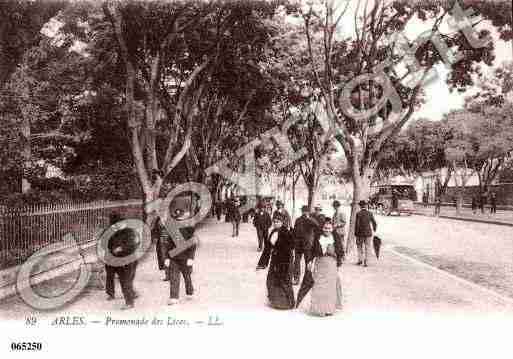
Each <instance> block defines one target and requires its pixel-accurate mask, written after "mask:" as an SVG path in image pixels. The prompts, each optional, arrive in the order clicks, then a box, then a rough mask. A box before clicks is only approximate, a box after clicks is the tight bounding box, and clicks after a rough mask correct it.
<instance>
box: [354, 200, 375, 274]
mask: <svg viewBox="0 0 513 359" xmlns="http://www.w3.org/2000/svg"><path fill="white" fill-rule="evenodd" d="M358 204H359V205H360V208H361V209H360V211H359V212H358V213H357V214H356V220H355V228H354V234H355V237H356V246H357V247H358V262H357V263H356V264H357V265H363V266H364V267H367V259H368V258H369V255H370V249H371V246H372V238H373V237H374V232H376V229H377V223H376V220H375V219H374V216H373V215H372V213H371V212H369V211H368V210H367V202H365V201H360V202H359V203H358Z"/></svg>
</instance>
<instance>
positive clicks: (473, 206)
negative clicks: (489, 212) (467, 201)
mask: <svg viewBox="0 0 513 359" xmlns="http://www.w3.org/2000/svg"><path fill="white" fill-rule="evenodd" d="M471 206H472V213H473V214H476V212H477V200H476V197H475V196H472V205H471Z"/></svg>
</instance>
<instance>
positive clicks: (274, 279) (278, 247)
mask: <svg viewBox="0 0 513 359" xmlns="http://www.w3.org/2000/svg"><path fill="white" fill-rule="evenodd" d="M273 227H274V228H273V230H272V231H271V233H270V234H269V239H268V242H269V243H268V245H269V248H270V251H271V262H270V264H269V271H268V273H267V282H266V284H267V298H268V300H269V305H270V306H271V307H273V308H275V309H292V308H294V306H295V298H294V290H293V289H292V271H291V268H292V257H293V250H294V239H293V238H292V235H291V233H290V231H289V229H288V228H287V227H285V225H284V224H283V222H282V220H281V218H280V217H276V218H275V219H274V220H273Z"/></svg>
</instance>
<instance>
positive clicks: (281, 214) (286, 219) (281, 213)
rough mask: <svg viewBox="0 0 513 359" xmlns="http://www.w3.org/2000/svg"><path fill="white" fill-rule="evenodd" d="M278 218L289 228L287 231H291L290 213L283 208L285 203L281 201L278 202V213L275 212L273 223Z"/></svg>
mask: <svg viewBox="0 0 513 359" xmlns="http://www.w3.org/2000/svg"><path fill="white" fill-rule="evenodd" d="M276 218H280V219H281V222H282V223H283V225H284V226H285V227H286V228H287V229H290V226H291V224H292V223H291V222H292V220H291V219H290V214H289V212H287V210H286V209H285V208H284V206H283V202H281V201H276V211H274V213H273V218H272V219H273V221H274V220H275V219H276Z"/></svg>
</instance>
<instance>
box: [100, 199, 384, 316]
mask: <svg viewBox="0 0 513 359" xmlns="http://www.w3.org/2000/svg"><path fill="white" fill-rule="evenodd" d="M359 205H360V207H361V208H360V211H358V213H357V214H356V221H355V233H354V234H355V236H356V244H357V247H358V262H357V263H356V264H357V265H361V266H363V267H366V266H367V265H368V258H369V256H370V247H371V243H372V238H373V237H374V233H375V231H376V229H377V223H376V221H375V219H374V217H373V215H372V213H371V212H370V211H368V210H367V203H366V202H365V201H360V203H359ZM239 209H240V200H237V199H235V200H233V201H232V205H231V208H228V210H227V213H226V215H227V216H228V218H227V220H229V221H230V222H231V223H232V236H234V237H237V236H238V235H239V227H240V222H241V218H242V216H241V214H240V210H239ZM333 209H334V214H333V216H332V217H331V218H330V217H327V216H325V215H324V214H323V213H322V208H321V207H320V206H317V207H315V208H314V212H313V213H310V209H309V207H308V206H303V207H302V209H301V212H302V214H301V216H300V217H299V218H297V219H296V221H295V223H294V225H292V219H291V217H290V215H289V213H288V212H287V210H286V209H285V207H284V204H283V203H282V202H280V201H277V202H276V210H275V211H274V212H272V215H271V211H269V208H268V206H266V205H265V204H264V203H259V204H258V205H257V208H256V209H255V210H254V211H253V213H252V214H253V225H254V227H255V228H256V234H257V245H258V251H259V252H261V255H260V258H259V260H258V264H257V270H264V269H267V270H268V272H267V279H266V288H267V299H268V301H269V305H270V306H271V307H273V308H276V309H293V308H296V307H297V306H299V304H300V303H301V301H302V299H303V298H304V297H305V295H306V293H308V292H309V291H311V305H310V311H311V313H312V314H314V315H319V316H327V315H332V314H334V313H335V311H336V310H338V309H341V307H342V284H341V280H340V276H339V272H340V268H341V266H342V263H343V262H344V260H345V248H344V239H345V233H346V224H347V220H346V217H345V215H344V213H343V212H342V211H341V205H340V202H338V201H334V202H333ZM173 217H174V220H175V221H180V220H185V219H187V218H188V215H187V214H186V213H185V212H184V211H183V210H181V209H176V210H175V211H174V212H173ZM122 221H123V218H122V217H121V216H120V215H119V214H117V213H114V214H112V215H111V218H110V223H111V225H114V226H116V225H117V224H119V223H122ZM179 231H180V233H181V235H182V237H183V238H184V239H185V240H186V241H189V240H193V239H194V227H185V228H180V229H179ZM152 237H153V238H154V240H155V242H156V254H157V264H158V268H159V270H162V271H164V273H165V276H164V278H163V280H164V281H168V282H169V300H168V304H169V305H174V304H177V303H179V295H180V293H179V290H180V279H181V277H183V279H184V283H185V292H186V297H187V299H192V298H193V296H194V287H193V283H192V277H191V274H192V270H193V263H194V257H195V253H196V244H195V243H193V244H191V245H190V246H188V247H187V249H185V250H183V251H181V252H180V253H174V249H175V247H176V245H175V241H176V239H173V238H172V237H171V235H170V234H169V232H168V231H167V229H166V226H165V224H164V223H162V222H161V221H160V220H157V223H156V225H155V226H154V229H153V230H152ZM108 243H109V247H108V250H109V251H110V253H111V254H112V255H113V256H114V257H126V256H129V255H131V254H133V253H134V252H135V250H136V249H137V247H138V245H139V242H138V236H137V234H136V233H135V231H134V230H133V229H131V228H128V227H126V228H123V227H122V226H121V227H119V228H116V231H115V233H114V234H113V236H112V238H111V239H110V240H109V242H108ZM105 267H106V273H107V278H106V281H107V283H106V293H107V299H108V300H112V299H114V298H115V292H114V278H115V276H116V275H117V276H118V277H119V281H120V284H121V290H122V292H123V296H124V298H125V306H124V307H123V308H124V309H128V308H133V307H134V303H135V299H136V298H137V297H138V293H137V292H136V291H135V289H134V286H133V282H134V278H135V273H136V268H137V262H136V261H135V262H132V263H129V264H126V265H122V266H112V265H109V264H106V266H105ZM302 267H304V268H305V270H304V275H303V276H301V274H302V270H301V268H302ZM299 284H301V286H300V288H299V291H298V294H297V297H296V296H295V294H294V290H293V286H295V285H299Z"/></svg>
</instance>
